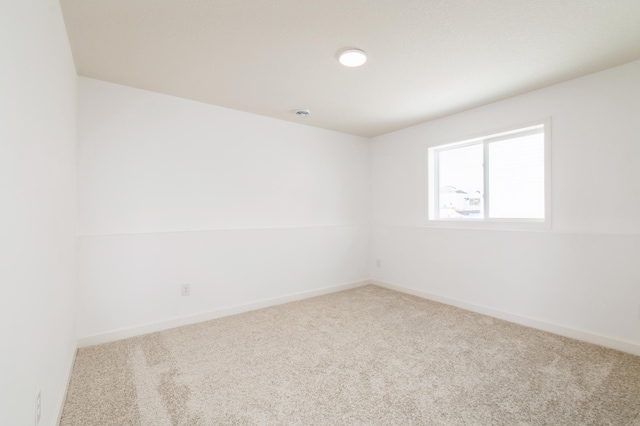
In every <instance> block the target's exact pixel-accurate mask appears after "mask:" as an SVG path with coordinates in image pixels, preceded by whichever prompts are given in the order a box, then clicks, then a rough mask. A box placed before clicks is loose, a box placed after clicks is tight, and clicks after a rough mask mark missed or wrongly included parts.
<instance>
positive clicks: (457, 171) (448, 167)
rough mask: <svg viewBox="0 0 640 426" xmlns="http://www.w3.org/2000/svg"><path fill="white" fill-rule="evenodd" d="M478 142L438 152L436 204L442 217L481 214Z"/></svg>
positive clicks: (481, 150)
mask: <svg viewBox="0 0 640 426" xmlns="http://www.w3.org/2000/svg"><path fill="white" fill-rule="evenodd" d="M482 156H483V146H482V144H481V143H478V144H475V145H469V146H464V147H461V148H452V149H446V150H442V151H439V152H438V186H439V188H438V189H439V190H438V195H439V200H438V207H439V213H440V218H441V219H448V218H455V219H465V218H482V217H483V216H484V208H483V197H482V191H483V186H484V184H483V181H484V173H483V170H482Z"/></svg>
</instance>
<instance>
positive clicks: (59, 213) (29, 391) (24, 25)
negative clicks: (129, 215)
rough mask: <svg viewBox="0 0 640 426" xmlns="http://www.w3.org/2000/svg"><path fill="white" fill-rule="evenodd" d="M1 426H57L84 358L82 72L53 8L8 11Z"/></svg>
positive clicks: (0, 91) (0, 137)
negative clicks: (79, 207) (79, 358)
mask: <svg viewBox="0 0 640 426" xmlns="http://www.w3.org/2000/svg"><path fill="white" fill-rule="evenodd" d="M0 62H1V63H2V65H1V66H0V182H1V183H0V258H1V259H2V260H1V262H0V277H1V279H2V296H0V342H1V343H0V344H1V347H0V424H2V425H33V424H35V423H34V422H35V411H34V410H35V397H36V392H37V390H38V389H41V391H42V417H41V421H40V424H41V425H52V424H54V423H55V421H56V419H57V415H58V410H59V408H60V407H61V402H62V398H64V390H65V388H66V382H67V378H68V374H69V371H70V368H71V363H72V361H73V354H74V352H75V349H76V334H75V315H74V311H75V310H74V302H75V292H76V284H75V283H76V277H75V275H76V269H75V227H76V183H75V182H76V181H75V174H76V164H75V159H76V144H75V141H76V135H75V122H76V73H75V69H74V65H73V61H72V58H71V51H70V49H69V44H68V41H67V36H66V32H65V28H64V23H63V20H62V14H61V12H60V6H59V4H58V2H57V1H55V0H20V1H8V2H7V1H4V2H1V3H0Z"/></svg>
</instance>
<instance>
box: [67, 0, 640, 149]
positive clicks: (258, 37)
mask: <svg viewBox="0 0 640 426" xmlns="http://www.w3.org/2000/svg"><path fill="white" fill-rule="evenodd" d="M61 4H62V9H63V12H64V17H65V22H66V25H67V31H68V33H69V39H70V42H71V47H72V50H73V56H74V59H75V63H76V68H77V71H78V74H80V75H82V76H86V77H92V78H96V79H100V80H106V81H110V82H114V83H118V84H123V85H126V86H132V87H138V88H141V89H146V90H151V91H155V92H160V93H166V94H169V95H174V96H179V97H183V98H187V99H193V100H196V101H201V102H206V103H210V104H214V105H220V106H223V107H228V108H233V109H237V110H241V111H247V112H251V113H255V114H261V115H265V116H269V117H274V118H278V119H284V120H290V121H296V122H300V123H305V124H308V125H311V126H317V127H322V128H327V129H333V130H337V131H340V132H345V133H351V134H356V135H362V136H367V137H372V136H377V135H380V134H384V133H388V132H391V131H394V130H397V129H401V128H404V127H407V126H410V125H414V124H418V123H421V122H424V121H427V120H431V119H434V118H437V117H442V116H445V115H448V114H451V113H454V112H459V111H462V110H465V109H469V108H473V107H475V106H479V105H482V104H486V103H489V102H492V101H496V100H499V99H503V98H506V97H509V96H513V95H516V94H519V93H523V92H526V91H530V90H533V89H537V88H540V87H544V86H547V85H550V84H553V83H557V82H560V81H564V80H567V79H571V78H575V77H578V76H581V75H585V74H588V73H591V72H595V71H599V70H602V69H605V68H609V67H612V66H616V65H620V64H623V63H626V62H630V61H633V60H636V59H640V0H485V1H481V0H475V1H474V0H181V1H178V0H61ZM345 47H358V48H361V49H363V50H365V51H366V52H367V53H368V55H369V61H368V62H367V63H366V64H365V65H364V66H362V67H360V68H345V67H343V66H341V65H339V63H338V62H337V60H336V57H335V56H336V53H337V52H338V51H339V50H341V49H342V48H345ZM300 108H308V109H309V110H311V116H310V117H307V118H299V117H296V116H295V114H294V113H293V111H294V110H296V109H300Z"/></svg>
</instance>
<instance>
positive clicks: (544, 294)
mask: <svg viewBox="0 0 640 426" xmlns="http://www.w3.org/2000/svg"><path fill="white" fill-rule="evenodd" d="M548 116H550V117H551V120H552V123H551V132H552V142H551V143H552V160H551V161H552V222H553V225H552V226H553V230H552V231H548V232H517V231H497V230H462V229H441V228H440V229H438V228H433V227H424V225H426V217H427V212H426V199H425V198H426V169H425V167H426V165H425V163H426V150H427V147H429V146H434V145H439V144H442V143H445V142H449V141H452V140H455V139H459V138H464V137H466V136H469V135H473V134H477V133H481V132H485V131H492V130H494V129H500V128H504V127H507V126H513V125H518V124H521V123H527V122H531V121H533V120H537V119H541V118H544V117H548ZM372 187H373V194H372V204H373V223H374V225H373V228H372V261H373V263H372V264H373V265H375V260H377V259H379V260H380V262H381V266H380V267H379V268H378V267H372V275H373V278H375V279H377V280H380V281H383V282H386V283H389V284H393V285H397V286H402V287H405V288H408V289H411V290H415V291H419V292H422V293H425V294H431V295H435V296H440V297H442V298H443V300H445V299H446V300H448V301H449V302H456V303H457V302H460V303H461V304H462V305H466V306H469V307H472V305H475V306H476V307H478V308H487V309H485V311H491V310H493V311H495V312H498V313H505V314H510V315H512V317H511V318H516V319H517V318H520V319H523V318H530V319H533V320H537V321H540V322H542V323H547V324H552V325H558V326H560V327H565V328H568V329H574V330H581V331H584V332H587V333H591V334H594V335H600V336H605V337H607V338H610V339H613V340H615V341H619V344H617V343H616V342H613V343H614V344H617V345H618V347H620V348H624V349H626V350H634V351H639V350H640V269H639V268H638V266H637V264H638V259H640V220H639V218H640V196H639V194H640V61H639V62H633V63H630V64H627V65H624V66H620V67H617V68H613V69H610V70H606V71H603V72H600V73H597V74H592V75H589V76H586V77H583V78H580V79H576V80H572V81H569V82H565V83H562V84H558V85H555V86H551V87H548V88H545V89H542V90H538V91H535V92H531V93H528V94H524V95H521V96H517V97H514V98H510V99H508V100H505V101H502V102H497V103H494V104H491V105H487V106H483V107H480V108H477V109H474V110H470V111H467V112H464V113H460V114H456V115H453V116H449V117H446V118H443V119H440V120H436V121H432V122H429V123H426V124H423V125H419V126H415V127H412V128H408V129H405V130H402V131H398V132H395V133H392V134H388V135H385V136H381V137H378V138H376V139H374V141H373V146H372ZM609 343H611V342H609Z"/></svg>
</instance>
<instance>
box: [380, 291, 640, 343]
mask: <svg viewBox="0 0 640 426" xmlns="http://www.w3.org/2000/svg"><path fill="white" fill-rule="evenodd" d="M371 283H372V284H375V285H377V286H380V287H384V288H388V289H389V290H395V291H399V292H401V293H406V294H410V295H413V296H418V297H421V298H423V299H428V300H433V301H434V302H440V303H444V304H446V305H451V306H455V307H457V308H461V309H465V310H467V311H472V312H477V313H479V314H483V315H488V316H490V317H494V318H498V319H501V320H505V321H509V322H513V323H516V324H520V325H524V326H526V327H531V328H535V329H538V330H542V331H548V332H549V333H553V334H557V335H560V336H564V337H569V338H572V339H576V340H581V341H583V342H588V343H593V344H595V345H600V346H604V347H607V348H611V349H616V350H619V351H622V352H626V353H630V354H633V355H640V344H637V343H632V342H628V341H624V340H619V339H615V338H612V337H607V336H602V335H599V334H594V333H590V332H587V331H582V330H577V329H573V328H569V327H565V326H562V325H558V324H553V323H549V322H545V321H540V320H536V319H533V318H528V317H523V316H520V315H515V314H510V313H508V312H503V311H499V310H496V309H492V308H488V307H486V306H481V305H476V304H473V303H468V302H463V301H461V300H457V299H452V298H449V297H445V296H440V295H437V294H433V293H428V292H426V291H422V290H416V289H413V288H409V287H404V286H400V285H396V284H390V283H387V282H384V281H379V280H371Z"/></svg>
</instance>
